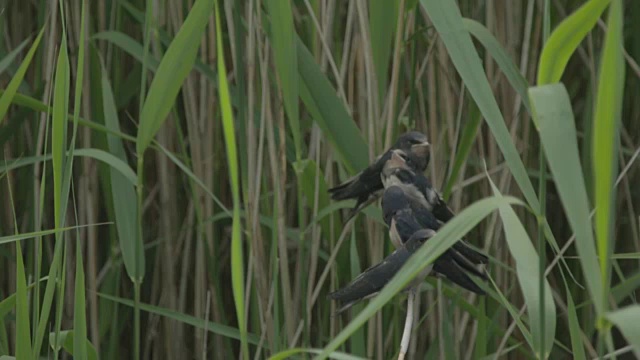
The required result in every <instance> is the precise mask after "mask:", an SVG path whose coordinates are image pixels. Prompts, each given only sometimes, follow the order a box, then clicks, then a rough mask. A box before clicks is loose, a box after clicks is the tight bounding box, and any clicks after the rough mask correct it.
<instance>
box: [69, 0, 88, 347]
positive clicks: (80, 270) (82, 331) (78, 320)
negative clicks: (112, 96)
mask: <svg viewBox="0 0 640 360" xmlns="http://www.w3.org/2000/svg"><path fill="white" fill-rule="evenodd" d="M85 14H86V11H85V1H84V0H83V1H82V7H81V20H80V40H79V44H81V45H80V49H79V51H78V63H77V66H76V69H77V75H76V86H75V96H74V110H73V119H74V120H73V134H72V136H71V145H70V149H69V155H70V156H69V161H68V165H67V169H66V171H67V173H69V174H68V175H69V176H70V175H71V172H72V171H73V167H72V166H73V152H74V150H75V139H76V133H77V130H78V120H77V119H78V115H79V114H80V107H81V104H82V99H81V94H82V89H83V87H84V84H83V83H82V80H83V76H84V52H85V29H86V28H85ZM75 245H76V274H75V277H76V279H75V286H74V289H73V291H74V292H75V296H74V303H73V329H74V333H75V335H76V336H75V337H76V338H77V340H78V341H76V342H75V344H74V347H73V353H74V359H79V360H86V359H87V358H88V357H87V346H86V345H85V342H86V341H87V313H86V311H87V309H86V302H85V286H84V285H85V284H84V265H83V264H84V261H83V257H82V245H81V242H80V235H79V234H78V233H76V243H75Z"/></svg>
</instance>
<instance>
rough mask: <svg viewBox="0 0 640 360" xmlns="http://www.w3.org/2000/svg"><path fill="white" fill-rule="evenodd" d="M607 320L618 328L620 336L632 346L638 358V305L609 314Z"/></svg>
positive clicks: (639, 325) (639, 316)
mask: <svg viewBox="0 0 640 360" xmlns="http://www.w3.org/2000/svg"><path fill="white" fill-rule="evenodd" d="M607 318H608V319H609V320H610V321H611V322H612V323H614V324H615V325H616V326H617V327H618V328H620V332H622V335H624V337H625V338H626V339H627V341H628V342H629V344H631V345H632V346H633V352H634V353H635V355H636V357H640V305H631V306H627V307H625V308H622V309H619V310H616V311H613V312H610V313H608V314H607Z"/></svg>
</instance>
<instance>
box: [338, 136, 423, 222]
mask: <svg viewBox="0 0 640 360" xmlns="http://www.w3.org/2000/svg"><path fill="white" fill-rule="evenodd" d="M429 146H430V145H429V142H428V141H427V137H426V135H424V134H422V133H420V132H417V131H411V132H408V133H405V134H403V135H401V136H400V137H399V138H398V139H397V140H396V142H395V144H393V146H392V147H391V148H390V149H389V150H387V151H386V152H384V153H383V154H382V155H380V156H378V157H377V158H376V160H375V161H374V162H373V164H371V165H370V166H369V167H367V168H366V169H364V170H362V171H361V172H359V173H358V174H356V175H355V176H353V177H352V178H350V179H349V180H347V181H345V182H343V183H342V184H340V185H338V186H336V187H333V188H331V189H329V193H330V194H331V198H332V199H333V200H347V199H355V200H356V205H355V206H354V207H353V208H352V209H351V211H350V212H349V216H348V218H347V221H348V220H350V219H351V218H352V217H354V216H355V215H356V214H357V213H358V212H359V211H360V210H362V209H364V208H365V207H367V206H368V205H369V204H371V203H372V202H374V201H375V200H377V199H378V198H379V197H380V196H381V195H382V191H383V189H384V186H383V184H382V179H381V176H380V173H381V172H382V169H383V167H384V164H385V163H386V162H387V161H388V160H389V159H390V158H391V154H392V151H393V150H396V149H397V150H401V151H402V153H403V154H405V156H406V162H407V164H408V166H410V167H411V168H412V169H413V170H414V171H416V172H424V170H425V169H426V168H427V165H428V164H429V158H430V149H429Z"/></svg>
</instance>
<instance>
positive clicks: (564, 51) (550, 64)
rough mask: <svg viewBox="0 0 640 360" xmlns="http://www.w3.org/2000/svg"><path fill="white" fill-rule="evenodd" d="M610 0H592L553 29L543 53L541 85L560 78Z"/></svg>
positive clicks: (539, 79)
mask: <svg viewBox="0 0 640 360" xmlns="http://www.w3.org/2000/svg"><path fill="white" fill-rule="evenodd" d="M609 1H610V0H590V1H589V2H587V3H585V4H584V5H582V6H581V7H580V8H579V9H578V10H576V11H575V12H574V13H573V14H571V15H570V16H569V17H567V18H565V19H564V20H563V21H562V22H561V23H560V25H558V27H556V29H555V30H553V32H552V33H551V36H550V37H549V40H548V41H547V43H546V44H545V45H544V48H543V49H542V54H541V55H540V62H539V65H538V85H546V84H551V83H555V82H558V81H560V78H561V77H562V74H563V73H564V69H565V68H566V67H567V63H568V62H569V58H571V55H573V53H574V52H575V51H576V49H577V48H578V45H580V42H582V39H584V37H585V36H587V34H588V33H589V31H591V29H593V27H594V26H595V24H596V22H597V21H598V19H599V18H600V15H601V14H602V12H603V11H604V9H605V8H606V7H607V5H608V4H609Z"/></svg>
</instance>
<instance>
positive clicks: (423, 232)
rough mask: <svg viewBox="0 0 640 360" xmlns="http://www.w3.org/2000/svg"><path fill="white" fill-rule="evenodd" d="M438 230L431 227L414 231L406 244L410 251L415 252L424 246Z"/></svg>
mask: <svg viewBox="0 0 640 360" xmlns="http://www.w3.org/2000/svg"><path fill="white" fill-rule="evenodd" d="M435 234H436V232H435V231H434V230H431V229H420V230H418V231H416V232H415V233H413V235H411V237H410V238H409V240H407V242H406V243H405V244H404V246H405V247H406V248H407V250H408V251H409V252H414V251H416V250H418V248H420V246H422V244H424V243H425V242H427V240H429V239H431V238H432V237H433V236H435Z"/></svg>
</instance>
